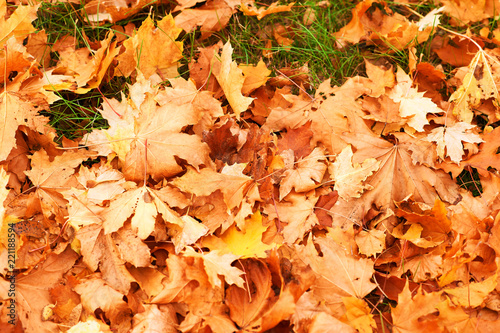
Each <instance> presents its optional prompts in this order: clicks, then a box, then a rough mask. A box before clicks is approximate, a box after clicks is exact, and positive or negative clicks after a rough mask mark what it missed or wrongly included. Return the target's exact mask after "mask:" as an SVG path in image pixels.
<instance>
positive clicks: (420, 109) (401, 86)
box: [388, 68, 444, 132]
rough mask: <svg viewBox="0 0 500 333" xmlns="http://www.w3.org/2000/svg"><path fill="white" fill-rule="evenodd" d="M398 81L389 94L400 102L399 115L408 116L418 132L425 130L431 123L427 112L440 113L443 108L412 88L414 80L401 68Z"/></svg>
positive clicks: (407, 121)
mask: <svg viewBox="0 0 500 333" xmlns="http://www.w3.org/2000/svg"><path fill="white" fill-rule="evenodd" d="M396 78H397V80H398V83H397V84H396V85H395V86H394V88H393V89H392V91H391V92H390V94H389V95H388V96H389V97H390V98H391V99H392V100H393V101H394V102H399V115H400V116H401V117H402V118H407V120H406V123H407V124H408V126H410V127H412V128H413V129H415V130H416V131H418V132H423V131H424V126H425V125H427V124H429V122H428V121H427V113H440V112H444V111H443V110H441V109H440V108H439V107H438V106H437V105H436V104H435V103H434V102H433V101H432V100H431V99H430V98H427V97H424V92H418V90H417V89H416V88H412V84H413V81H412V80H411V78H410V77H409V76H408V74H406V73H405V72H404V71H403V70H402V69H401V68H398V71H397V73H396Z"/></svg>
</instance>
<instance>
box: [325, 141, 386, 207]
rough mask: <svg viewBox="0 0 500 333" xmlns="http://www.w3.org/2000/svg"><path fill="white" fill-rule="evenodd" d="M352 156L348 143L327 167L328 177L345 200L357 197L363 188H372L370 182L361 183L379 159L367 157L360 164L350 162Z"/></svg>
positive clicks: (377, 167)
mask: <svg viewBox="0 0 500 333" xmlns="http://www.w3.org/2000/svg"><path fill="white" fill-rule="evenodd" d="M352 156H353V153H352V149H351V145H348V146H347V147H345V148H344V149H343V150H342V152H341V153H340V154H339V155H338V156H337V159H336V160H335V162H334V163H333V164H330V166H329V167H328V170H329V172H330V177H331V178H332V179H333V180H334V181H335V190H336V191H337V192H338V194H339V195H340V196H341V197H342V198H343V199H344V200H346V201H348V200H349V199H350V198H359V197H360V196H361V193H363V191H364V190H369V189H372V188H373V187H372V186H371V185H370V184H365V185H363V184H362V182H364V181H365V180H366V178H368V177H369V176H371V174H372V173H373V172H375V171H377V170H378V169H379V166H380V161H377V160H376V159H374V158H368V159H366V160H365V161H364V162H363V163H361V164H358V163H355V164H352Z"/></svg>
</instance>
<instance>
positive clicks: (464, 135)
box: [424, 122, 483, 164]
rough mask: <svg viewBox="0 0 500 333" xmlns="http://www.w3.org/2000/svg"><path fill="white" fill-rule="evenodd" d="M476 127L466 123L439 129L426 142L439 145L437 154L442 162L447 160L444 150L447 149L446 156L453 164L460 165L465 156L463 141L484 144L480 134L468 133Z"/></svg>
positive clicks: (432, 132)
mask: <svg viewBox="0 0 500 333" xmlns="http://www.w3.org/2000/svg"><path fill="white" fill-rule="evenodd" d="M474 127H475V126H474V125H471V124H468V123H465V122H460V123H456V124H454V125H453V126H448V127H445V126H442V127H437V128H435V129H433V130H432V131H431V132H430V133H429V135H427V138H425V139H424V140H426V141H430V142H436V143H437V153H438V156H439V157H440V158H441V159H442V160H444V159H445V154H444V149H445V148H446V156H449V157H450V159H451V160H452V161H453V162H455V163H457V164H460V161H462V155H463V154H464V150H463V145H462V141H464V142H470V143H480V142H483V139H481V137H480V136H479V135H478V134H475V133H470V132H468V131H469V130H471V129H473V128H474Z"/></svg>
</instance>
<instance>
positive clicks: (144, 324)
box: [131, 304, 178, 333]
mask: <svg viewBox="0 0 500 333" xmlns="http://www.w3.org/2000/svg"><path fill="white" fill-rule="evenodd" d="M144 308H145V311H144V312H142V313H137V314H135V315H134V318H133V320H134V324H133V327H132V331H131V333H142V332H155V331H156V332H165V333H176V332H178V330H177V325H178V320H177V313H176V312H175V310H174V308H173V307H161V308H159V307H158V305H156V304H145V305H144Z"/></svg>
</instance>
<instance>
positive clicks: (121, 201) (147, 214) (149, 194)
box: [101, 186, 184, 239]
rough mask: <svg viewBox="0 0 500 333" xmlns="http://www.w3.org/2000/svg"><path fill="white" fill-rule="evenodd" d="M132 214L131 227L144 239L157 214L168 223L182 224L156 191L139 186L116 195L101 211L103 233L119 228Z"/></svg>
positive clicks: (149, 231)
mask: <svg viewBox="0 0 500 333" xmlns="http://www.w3.org/2000/svg"><path fill="white" fill-rule="evenodd" d="M132 214H133V217H132V219H131V223H132V224H131V225H132V228H133V229H134V230H137V235H138V236H139V238H141V239H146V238H147V237H148V236H149V235H150V234H151V233H152V232H153V230H154V228H155V223H156V218H157V216H158V214H161V215H162V217H163V219H164V220H165V221H166V222H168V223H171V224H177V225H179V226H183V225H184V222H183V221H182V219H181V218H180V217H179V216H178V214H177V213H176V212H175V211H173V210H172V209H171V208H170V207H168V205H167V204H165V203H164V202H163V201H162V200H161V199H160V198H159V196H158V194H157V193H156V191H154V190H153V189H151V188H149V187H146V186H141V187H138V188H135V189H130V190H128V191H126V192H124V193H122V194H120V195H118V196H117V197H116V198H115V199H114V200H113V201H111V203H110V205H109V207H108V208H107V209H105V210H104V211H103V212H102V214H101V216H102V218H103V219H104V223H103V227H104V232H105V234H109V233H111V232H115V231H117V230H118V229H120V228H121V227H122V226H123V223H124V222H125V221H126V220H127V219H128V218H129V217H130V216H132Z"/></svg>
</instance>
